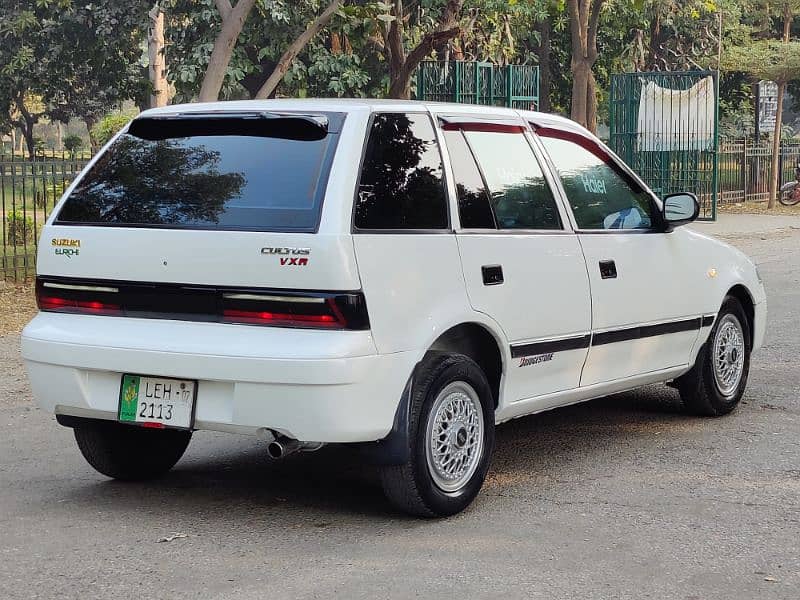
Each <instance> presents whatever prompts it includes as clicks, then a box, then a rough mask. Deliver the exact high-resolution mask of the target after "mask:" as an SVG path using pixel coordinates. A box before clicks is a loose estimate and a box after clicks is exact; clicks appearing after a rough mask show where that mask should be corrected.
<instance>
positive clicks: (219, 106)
mask: <svg viewBox="0 0 800 600" xmlns="http://www.w3.org/2000/svg"><path fill="white" fill-rule="evenodd" d="M254 110H256V111H260V110H263V111H269V110H303V111H320V112H346V113H347V112H374V111H384V110H396V111H408V112H419V111H426V112H431V113H434V114H448V113H450V114H461V115H464V114H467V115H473V114H474V115H476V116H477V115H493V116H501V117H502V116H509V117H515V116H520V117H522V118H523V119H527V120H530V121H532V122H534V123H536V124H537V125H540V126H544V125H549V126H554V127H559V126H560V127H567V128H570V129H580V130H583V128H582V127H581V126H580V125H578V124H577V123H575V122H574V121H570V120H569V119H567V118H565V117H561V116H558V115H553V114H549V113H542V112H536V111H529V110H517V109H513V108H506V107H502V106H484V105H477V104H457V103H454V102H423V101H417V100H386V99H373V98H300V99H298V98H278V99H272V100H229V101H224V102H198V103H192V104H174V105H171V106H164V107H161V108H152V109H149V110H146V111H144V112H142V113H141V115H140V116H141V117H148V116H156V115H170V114H178V113H187V112H218V111H225V112H238V111H242V112H245V111H254Z"/></svg>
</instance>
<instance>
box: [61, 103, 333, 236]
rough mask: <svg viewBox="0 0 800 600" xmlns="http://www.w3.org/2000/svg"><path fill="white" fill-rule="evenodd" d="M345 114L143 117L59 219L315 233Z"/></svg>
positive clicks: (87, 177) (82, 182)
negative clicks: (312, 115)
mask: <svg viewBox="0 0 800 600" xmlns="http://www.w3.org/2000/svg"><path fill="white" fill-rule="evenodd" d="M343 121H344V115H343V114H341V113H326V114H325V115H314V117H313V118H311V117H306V116H288V115H286V114H284V115H274V114H264V113H262V114H254V115H251V116H236V117H233V118H230V117H220V116H213V117H208V118H204V117H198V116H181V117H169V118H161V119H156V118H149V119H147V118H145V119H138V120H136V121H134V122H133V123H132V124H131V127H130V129H129V131H128V133H126V134H123V135H122V136H120V137H119V138H117V140H116V141H115V142H114V143H113V144H112V145H111V147H110V148H109V149H108V150H107V151H106V152H105V153H104V154H103V155H102V156H101V157H100V158H99V160H98V161H97V162H96V163H95V164H94V165H93V166H92V168H91V170H90V171H89V172H88V173H86V175H85V176H84V177H83V178H82V179H81V180H80V182H79V183H78V185H77V186H76V187H75V189H74V190H73V191H72V193H71V194H70V196H69V198H67V200H66V201H65V203H64V205H63V207H62V208H61V211H60V212H59V214H58V217H57V219H56V223H58V224H76V225H77V224H80V225H106V226H109V225H110V226H114V225H116V226H140V227H142V226H143V227H164V228H179V229H248V230H258V231H302V232H313V231H316V229H317V227H318V225H319V215H320V212H321V204H322V197H323V195H324V193H325V186H326V183H327V178H328V171H329V168H330V164H331V161H332V159H333V153H334V151H335V149H336V143H337V141H338V137H339V136H338V132H339V131H340V130H341V124H342V122H343Z"/></svg>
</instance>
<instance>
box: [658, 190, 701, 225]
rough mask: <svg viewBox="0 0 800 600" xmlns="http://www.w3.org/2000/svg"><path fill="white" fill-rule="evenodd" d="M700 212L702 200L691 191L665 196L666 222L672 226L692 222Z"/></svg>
mask: <svg viewBox="0 0 800 600" xmlns="http://www.w3.org/2000/svg"><path fill="white" fill-rule="evenodd" d="M699 214H700V202H698V201H697V196H695V195H694V194H692V193H691V192H682V193H680V194H669V195H668V196H665V197H664V222H665V223H666V224H667V226H668V227H670V228H672V227H678V226H680V225H686V224H687V223H691V222H692V221H694V220H695V219H697V217H698V215H699Z"/></svg>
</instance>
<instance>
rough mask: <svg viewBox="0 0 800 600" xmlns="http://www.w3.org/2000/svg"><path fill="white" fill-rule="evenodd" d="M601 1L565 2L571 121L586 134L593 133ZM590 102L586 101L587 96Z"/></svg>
mask: <svg viewBox="0 0 800 600" xmlns="http://www.w3.org/2000/svg"><path fill="white" fill-rule="evenodd" d="M604 1H605V0H568V2H567V8H568V10H569V20H570V33H571V37H572V61H571V66H572V78H573V80H572V109H571V113H570V114H571V117H572V119H573V120H574V121H577V122H578V123H580V124H581V125H583V126H584V127H586V128H587V129H588V130H589V131H591V132H592V133H594V132H595V131H596V130H597V97H596V90H595V84H594V75H593V73H592V67H593V66H594V63H595V61H596V60H597V28H598V25H599V22H600V10H601V9H602V7H603V2H604ZM590 93H591V94H592V98H591V99H590V98H589V94H590Z"/></svg>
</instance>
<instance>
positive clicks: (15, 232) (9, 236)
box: [6, 211, 33, 246]
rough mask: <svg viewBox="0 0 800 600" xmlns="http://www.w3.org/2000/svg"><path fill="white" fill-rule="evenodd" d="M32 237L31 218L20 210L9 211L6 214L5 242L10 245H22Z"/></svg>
mask: <svg viewBox="0 0 800 600" xmlns="http://www.w3.org/2000/svg"><path fill="white" fill-rule="evenodd" d="M32 239H33V219H31V218H30V217H26V216H25V215H24V214H22V213H21V212H19V211H17V212H10V213H8V214H7V215H6V243H7V244H9V245H11V246H22V245H23V244H26V243H28V242H30V241H31V240H32Z"/></svg>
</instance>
